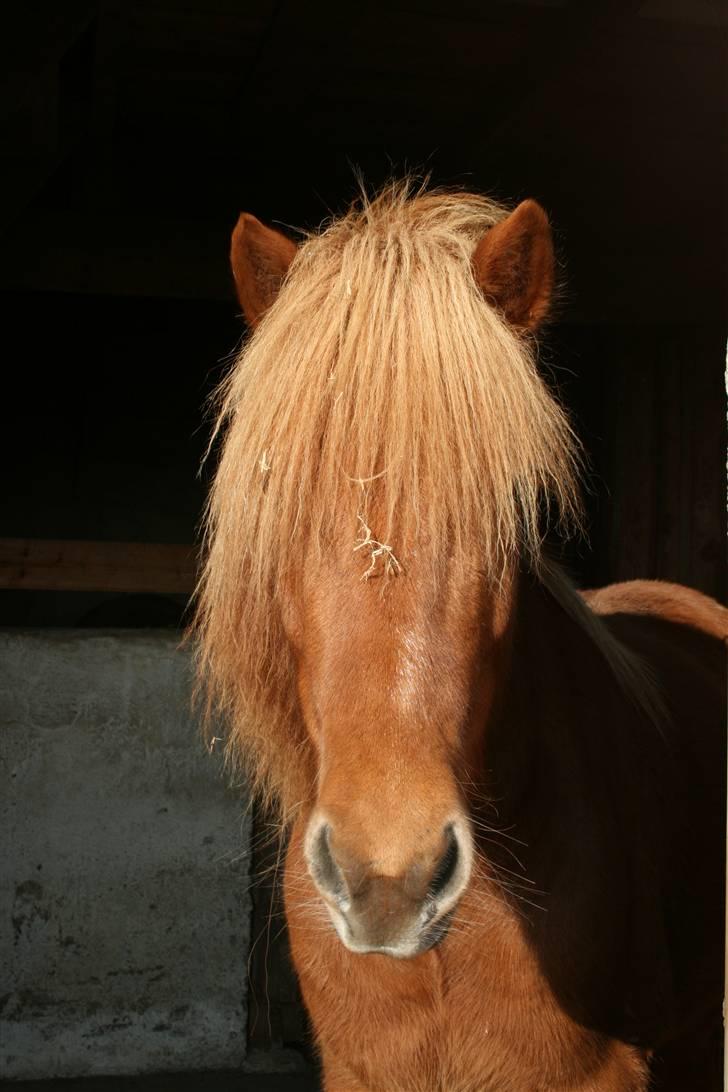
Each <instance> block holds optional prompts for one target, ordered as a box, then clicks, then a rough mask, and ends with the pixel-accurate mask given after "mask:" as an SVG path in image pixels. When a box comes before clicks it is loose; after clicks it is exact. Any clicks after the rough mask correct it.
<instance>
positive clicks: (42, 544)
mask: <svg viewBox="0 0 728 1092" xmlns="http://www.w3.org/2000/svg"><path fill="white" fill-rule="evenodd" d="M195 580H196V551H195V548H194V547H193V546H188V545H168V544H166V543H156V542H84V541H58V540H54V539H24V538H3V539H0V588H14V589H19V590H26V591H108V592H137V593H139V592H148V593H157V594H180V595H189V594H190V593H191V592H192V591H193V589H194V587H195Z"/></svg>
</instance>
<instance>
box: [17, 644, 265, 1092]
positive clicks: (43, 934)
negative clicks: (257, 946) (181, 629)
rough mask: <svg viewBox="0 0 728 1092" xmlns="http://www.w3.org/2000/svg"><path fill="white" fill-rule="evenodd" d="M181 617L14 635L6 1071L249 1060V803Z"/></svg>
mask: <svg viewBox="0 0 728 1092" xmlns="http://www.w3.org/2000/svg"><path fill="white" fill-rule="evenodd" d="M178 643H179V637H178V635H177V634H176V633H174V632H161V631H146V632H139V631H132V632H129V631H127V632H116V633H114V632H99V631H88V630H86V631H78V630H77V631H55V632H47V631H46V632H44V633H41V632H17V631H16V632H11V631H5V632H3V633H0V695H1V698H2V700H1V701H0V765H1V766H2V768H3V780H4V781H5V782H6V784H9V785H10V786H12V788H11V792H10V794H9V795H7V794H5V795H4V797H3V802H2V805H1V811H0V829H1V830H2V832H3V833H2V840H3V842H4V846H3V858H4V862H5V863H4V868H3V872H2V876H1V877H0V915H1V916H2V920H3V921H4V922H6V923H8V925H10V926H11V928H10V929H9V930H3V932H2V939H1V940H0V968H1V971H0V974H1V976H2V984H1V985H0V1017H1V1024H0V1043H2V1049H1V1050H0V1076H1V1077H6V1078H40V1077H50V1076H58V1077H70V1076H76V1075H85V1074H93V1073H106V1074H118V1073H138V1072H144V1071H152V1070H156V1071H159V1070H184V1069H204V1068H211V1069H212V1068H223V1067H236V1066H239V1065H240V1064H241V1063H242V1062H243V1059H244V1056H245V1027H246V1016H247V1014H246V981H247V959H248V950H249V913H250V897H249V893H248V849H249V817H248V814H247V810H246V804H247V801H246V799H245V797H244V795H243V794H241V793H240V792H239V791H235V792H234V791H231V790H228V789H227V788H226V785H225V781H224V778H223V777H222V776H221V769H220V763H219V761H217V760H215V759H214V758H212V757H210V756H209V755H208V754H207V753H206V752H205V749H204V747H203V746H202V744H201V742H200V740H199V736H198V729H197V725H196V724H195V722H194V720H193V718H192V716H191V714H190V687H189V662H188V656H187V655H186V654H185V653H182V652H180V651H179V650H178V648H177V645H178Z"/></svg>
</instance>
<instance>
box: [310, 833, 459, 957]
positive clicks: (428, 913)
mask: <svg viewBox="0 0 728 1092" xmlns="http://www.w3.org/2000/svg"><path fill="white" fill-rule="evenodd" d="M305 852H306V860H307V863H308V868H309V872H310V874H311V876H312V878H313V881H314V883H315V884H316V887H317V888H318V890H319V892H320V894H321V896H322V898H323V900H324V902H325V904H326V906H327V909H328V911H329V914H330V916H331V920H332V922H333V924H334V927H335V929H336V931H337V933H338V935H339V937H340V939H341V940H342V942H343V943H344V945H345V946H346V947H347V948H348V949H349V950H350V951H352V952H357V953H362V954H363V953H369V952H378V953H380V954H384V955H391V956H395V957H397V958H409V957H412V956H415V955H419V954H420V953H421V952H424V951H427V950H428V949H429V948H432V947H434V946H435V945H436V944H439V943H440V941H441V940H442V939H443V938H444V936H445V935H446V933H447V930H448V928H449V925H450V921H451V920H452V916H453V911H454V908H455V905H456V903H457V901H458V899H459V898H460V895H461V894H462V893H463V891H464V890H465V887H466V886H467V883H468V880H469V878H470V871H471V864H472V853H473V851H472V838H471V835H470V831H469V828H468V824H467V822H466V821H464V820H463V819H462V818H460V817H456V818H453V819H451V820H449V821H448V822H447V823H446V824H445V827H444V829H443V830H442V835H441V838H440V839H439V842H438V845H437V849H436V850H435V851H434V852H433V851H430V852H427V851H421V852H418V853H415V854H414V855H413V857H412V860H411V863H410V865H409V867H408V868H406V869H404V870H402V871H401V872H399V873H398V874H397V875H385V874H382V873H381V871H379V870H378V869H377V867H376V862H372V861H366V862H362V861H360V860H359V859H358V858H357V856H356V855H355V854H354V853H352V852H351V851H350V850H348V849H346V848H345V847H344V844H343V842H340V841H339V840H338V839H337V832H336V830H335V828H333V827H332V825H331V824H330V823H329V822H328V821H327V820H326V819H325V818H323V817H318V819H317V820H314V822H312V824H311V825H310V827H309V831H308V834H307V837H306V846H305Z"/></svg>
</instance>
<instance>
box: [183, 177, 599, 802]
mask: <svg viewBox="0 0 728 1092" xmlns="http://www.w3.org/2000/svg"><path fill="white" fill-rule="evenodd" d="M505 215H507V210H505V209H504V208H503V207H501V206H500V205H497V204H496V203H494V202H493V201H490V200H488V199H487V198H485V197H481V196H477V195H473V194H465V193H449V192H422V191H419V192H416V193H412V192H411V187H410V186H409V185H408V184H407V183H405V184H395V185H392V186H390V187H388V188H387V189H386V190H385V191H384V192H382V193H381V194H380V195H379V196H378V197H376V198H375V199H373V200H371V201H368V200H366V199H363V200H362V201H360V202H359V203H358V204H357V205H356V206H355V207H353V208H352V209H351V211H350V212H349V213H348V214H347V215H345V216H344V217H342V218H341V219H338V220H334V221H333V222H332V223H331V224H330V225H329V226H328V227H327V228H326V229H325V230H324V231H323V232H322V233H321V234H319V235H313V236H311V237H309V238H308V239H307V240H306V241H305V242H304V244H303V245H302V246H301V247H300V249H299V251H298V253H297V255H296V257H295V259H294V260H293V263H292V265H291V268H290V270H289V272H288V276H287V277H286V279H285V281H284V284H283V286H282V289H281V291H280V295H279V296H278V299H277V301H276V302H275V304H274V306H273V307H272V308H271V309H270V311H269V312H268V313H267V314H266V315H265V316H264V318H263V319H262V321H261V322H260V325H259V326H258V327H257V329H256V330H255V332H254V334H253V336H252V337H251V338H250V340H249V341H248V342H247V344H246V345H245V346H244V348H243V349H242V351H241V353H240V355H239V357H238V359H237V362H236V364H235V366H234V368H233V370H232V372H231V374H230V376H229V377H228V379H227V381H226V382H225V384H224V386H223V388H222V390H221V393H220V413H219V420H218V430H220V432H221V435H222V436H223V438H224V442H223V446H222V454H221V458H220V463H219V467H218V470H217V475H216V478H215V482H214V486H213V489H212V492H211V496H210V500H209V506H208V511H207V520H206V548H207V557H206V564H205V568H204V573H203V576H202V579H201V583H200V588H199V600H198V612H197V632H198V637H199V641H200V653H199V655H200V665H199V666H200V672H201V674H202V676H203V677H204V678H205V681H206V685H207V686H208V687H209V691H208V692H209V695H210V700H211V702H212V704H213V705H218V706H221V707H222V711H223V713H224V714H225V715H226V716H228V717H229V718H230V724H231V737H230V749H231V755H233V756H234V757H235V756H238V757H242V758H243V760H244V761H247V764H248V772H249V774H250V775H252V777H253V780H254V782H255V784H256V785H257V787H258V788H259V789H260V790H261V791H263V793H264V794H265V795H267V796H268V797H269V798H276V799H277V800H278V802H279V803H280V804H281V805H282V807H283V810H284V813H288V812H290V810H291V809H292V808H295V806H296V804H297V803H298V802H300V800H301V799H302V798H303V797H305V796H306V794H307V793H308V792H309V791H310V788H311V784H312V777H313V767H312V763H311V755H310V752H309V746H308V743H307V739H306V734H305V730H304V728H303V726H302V724H301V723H300V719H299V714H298V712H297V704H296V697H295V683H294V677H293V664H292V660H291V655H290V652H289V650H288V648H287V644H286V640H285V637H284V634H283V630H282V625H281V619H280V611H279V608H278V602H277V593H278V588H279V586H280V580H281V577H282V575H283V574H284V573H285V572H286V571H287V570H290V571H296V570H297V569H300V567H301V566H303V565H304V563H305V560H306V558H307V557H309V556H310V552H311V551H312V550H313V551H315V552H316V555H317V557H318V558H319V559H321V558H325V556H326V551H327V550H329V549H332V548H334V547H338V548H341V543H342V537H343V538H345V539H347V540H348V542H350V544H351V547H352V549H353V547H354V546H355V544H356V542H357V541H358V540H359V534H360V528H361V524H362V523H364V524H365V525H366V526H368V527H371V533H372V534H373V536H374V537H375V538H376V540H377V542H378V543H382V544H386V545H387V549H389V550H391V551H392V553H393V555H395V556H396V558H397V562H398V565H400V566H401V568H402V570H403V575H402V576H392V577H391V579H406V578H407V575H406V574H407V566H408V559H409V558H411V557H412V551H413V550H416V551H417V567H418V573H420V574H422V573H426V574H429V576H430V577H432V578H433V579H436V578H437V573H438V570H441V568H442V563H443V559H444V558H446V557H448V556H451V555H457V554H458V552H460V551H463V550H467V551H468V552H469V553H470V554H471V555H472V553H473V552H474V551H477V555H478V557H479V558H480V563H481V567H482V569H483V570H484V572H485V573H486V574H487V575H488V576H489V577H490V578H491V579H492V580H493V581H494V582H497V581H498V580H499V579H500V577H501V575H502V573H503V568H504V565H505V564H507V563H508V561H509V560H511V559H513V558H514V557H516V556H522V557H526V558H528V559H530V561H531V562H532V563H537V562H538V559H539V557H540V547H541V535H542V530H543V526H542V525H543V518H542V517H543V512H544V508H545V509H546V510H547V511H548V510H551V511H552V512H553V513H555V514H556V515H557V517H558V518H559V520H562V521H565V522H566V523H569V522H570V521H572V522H573V521H575V520H578V510H579V500H578V490H577V484H576V477H577V475H576V465H577V461H578V455H577V443H576V441H575V438H574V436H573V433H572V431H571V429H570V426H569V424H568V421H567V419H566V417H565V415H564V413H563V412H562V410H561V409H560V408H559V406H558V405H557V403H556V402H555V400H554V399H553V397H552V396H551V395H550V394H549V392H548V391H547V389H546V387H545V385H544V383H543V382H542V380H541V379H540V377H539V375H538V372H537V369H536V366H535V361H534V357H533V351H532V346H531V343H530V342H529V341H528V340H527V339H525V338H523V337H519V336H518V335H517V333H516V332H515V331H514V330H513V329H512V328H510V327H509V326H508V325H507V323H506V322H505V321H504V319H503V318H502V316H501V315H500V314H499V313H498V312H497V311H496V310H495V308H494V307H492V306H490V305H489V304H488V303H487V302H486V300H485V299H484V297H483V294H482V292H481V291H480V289H479V287H478V285H477V284H476V281H475V277H474V275H473V270H472V265H471V260H472V255H473V251H474V249H475V247H476V246H477V244H478V242H479V241H480V240H481V239H482V237H483V236H484V234H485V233H486V232H487V231H488V230H489V229H490V228H491V227H492V226H493V225H494V224H496V223H498V222H499V221H500V220H501V219H503V217H504V216H505ZM371 512H375V513H376V517H377V522H376V524H374V523H373V521H372V519H371ZM369 562H370V558H368V557H365V556H363V557H362V564H363V566H364V569H363V571H364V570H365V569H366V567H367V565H368V564H369Z"/></svg>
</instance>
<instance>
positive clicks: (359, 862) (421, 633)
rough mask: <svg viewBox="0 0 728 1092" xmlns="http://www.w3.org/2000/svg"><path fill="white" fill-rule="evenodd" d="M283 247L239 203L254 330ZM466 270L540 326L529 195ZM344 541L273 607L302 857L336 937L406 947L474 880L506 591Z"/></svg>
mask: <svg viewBox="0 0 728 1092" xmlns="http://www.w3.org/2000/svg"><path fill="white" fill-rule="evenodd" d="M295 253H296V248H295V246H294V244H293V243H292V242H290V240H288V239H285V238H284V237H283V236H281V235H280V234H279V233H278V232H276V231H274V230H272V229H270V228H267V227H265V226H264V225H263V224H261V223H260V222H259V221H258V220H256V219H255V217H253V216H250V215H249V214H247V213H244V214H243V215H241V217H240V219H239V221H238V224H237V226H236V228H235V231H234V232H233V237H232V243H231V260H232V267H233V273H234V276H235V281H236V285H237V288H238V295H239V299H240V303H241V306H242V308H243V310H244V312H245V316H246V319H247V321H248V324H249V325H250V326H251V327H255V326H256V325H257V323H258V322H259V321H260V319H261V317H262V316H263V315H264V314H265V312H266V311H267V310H268V309H269V308H272V307H273V306H274V305H275V299H276V294H277V292H278V288H279V286H280V284H281V283H282V281H283V280H284V279H285V278H286V276H287V273H288V269H289V266H290V263H291V261H292V260H293V258H294V255H295ZM472 274H473V277H474V280H475V283H476V284H477V286H478V287H479V288H480V290H481V291H482V293H483V295H484V297H485V298H486V299H487V300H488V302H489V303H490V304H491V305H492V306H493V307H494V308H495V309H497V311H498V312H499V314H500V315H501V316H502V317H503V318H504V319H505V320H506V321H507V322H508V323H510V324H511V326H513V327H514V328H515V329H517V330H521V331H529V330H533V329H535V328H536V326H537V325H538V324H539V322H540V321H541V320H542V318H543V317H544V315H545V314H546V312H547V310H548V305H549V300H550V296H551V287H552V284H553V249H552V245H551V237H550V232H549V227H548V220H547V218H546V215H545V213H544V212H543V210H542V209H541V208H540V207H539V206H538V205H537V204H536V203H535V202H533V201H525V202H523V203H522V204H521V205H519V207H518V208H517V209H516V210H515V212H513V213H512V214H511V215H510V216H508V217H506V218H505V219H503V220H501V221H500V222H498V223H497V224H496V225H494V226H492V227H491V228H490V229H489V230H488V231H487V232H486V233H485V234H484V236H483V237H482V238H481V240H480V242H479V243H478V244H477V246H476V247H475V249H474V251H473V254H472ZM376 451H378V447H377V445H376V444H375V455H376ZM376 457H378V456H376ZM372 458H373V460H374V462H376V458H375V456H374V455H373V456H372ZM374 462H373V463H372V465H374ZM539 481H540V479H539ZM534 488H535V486H534ZM369 514H370V513H368V515H369ZM372 515H373V514H372ZM343 538H346V536H343ZM352 538H353V536H352ZM342 541H343V539H342ZM368 545H369V541H368V540H367V541H365V542H362V543H359V547H363V546H368ZM374 545H375V546H377V547H378V546H379V544H377V543H375V544H374ZM353 547H354V543H353V541H351V540H350V541H349V544H348V547H347V548H346V549H345V550H344V551H343V553H342V555H341V556H340V557H338V559H337V558H331V557H327V558H326V560H325V563H324V562H323V561H321V560H320V559H318V560H317V559H316V558H315V557H311V558H309V559H308V562H307V563H306V564H305V565H303V567H302V570H301V572H300V574H299V578H298V579H297V580H295V581H293V582H292V583H291V585H290V586H289V587H288V590H287V592H286V595H285V597H284V598H285V602H284V603H283V604H282V606H283V614H284V627H285V629H286V632H287V636H288V640H289V642H290V644H291V646H292V648H293V650H294V651H295V654H296V662H297V672H298V690H299V694H300V702H301V706H302V709H303V715H304V719H305V722H306V728H307V731H308V733H309V735H310V737H311V740H312V743H313V747H314V749H315V753H316V755H317V760H318V777H317V793H316V801H315V804H314V807H313V808H312V811H311V815H310V818H309V820H308V828H307V831H306V837H305V853H306V860H307V863H308V868H309V871H310V873H311V877H312V879H313V882H314V883H315V885H316V887H317V888H318V891H319V892H320V895H321V897H322V899H323V900H324V902H325V903H326V906H327V907H328V910H329V913H330V915H331V918H332V921H333V923H334V925H335V927H336V929H337V931H338V933H339V936H340V937H341V939H342V941H343V942H344V944H346V946H347V947H348V948H350V949H352V950H353V951H357V952H385V953H389V954H391V955H395V956H412V955H415V954H417V953H418V952H421V951H424V950H426V949H427V948H428V947H430V946H431V945H432V944H434V943H436V942H437V940H438V939H439V938H440V937H441V936H442V935H443V934H444V932H445V930H446V929H447V922H448V916H449V915H450V913H451V911H452V910H453V909H454V907H455V905H456V904H457V902H458V899H459V898H460V896H461V895H462V894H463V892H464V890H465V888H466V887H467V885H468V882H469V879H470V875H471V870H472V863H473V839H472V834H471V830H470V824H469V821H468V818H467V814H466V810H465V795H464V791H463V784H464V783H466V782H467V779H468V775H469V770H470V769H472V768H473V766H474V761H473V759H474V743H475V738H476V732H475V729H476V727H479V728H480V729H481V730H482V726H483V725H484V724H486V723H487V718H488V712H489V709H490V707H491V706H492V703H493V700H494V696H495V680H496V679H498V678H502V677H503V673H504V670H503V669H504V663H503V657H504V656H505V655H507V649H508V639H507V638H508V618H509V617H510V607H511V605H512V603H511V599H512V597H511V594H510V591H509V588H508V587H507V586H506V587H505V589H503V588H501V589H500V591H499V594H498V597H497V598H496V596H495V593H494V592H493V590H492V584H491V585H490V590H489V588H488V585H487V584H486V582H485V581H484V579H483V578H482V576H481V574H480V573H479V571H478V563H477V562H478V559H477V557H473V558H467V559H466V558H460V559H459V560H458V561H453V560H451V561H450V562H447V561H443V565H442V566H440V569H441V572H440V578H439V579H438V580H437V582H434V581H433V580H432V579H429V578H428V576H427V574H426V573H424V572H420V573H418V572H417V566H416V558H415V559H414V560H413V561H411V563H410V562H408V564H407V566H406V569H405V571H404V572H402V573H400V574H399V575H389V576H383V575H382V574H381V572H380V571H379V570H380V569H381V567H382V563H383V562H384V561H386V560H387V559H386V557H382V556H379V558H378V559H377V557H376V556H375V553H374V552H372V554H371V557H369V558H366V557H363V556H362V553H361V551H359V552H354V550H353ZM365 552H366V551H365ZM368 562H372V563H374V564H372V568H371V571H369V570H367V567H366V566H367V563H368ZM395 567H396V566H395ZM362 577H364V578H362ZM367 577H368V578H367ZM506 584H507V581H506Z"/></svg>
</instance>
